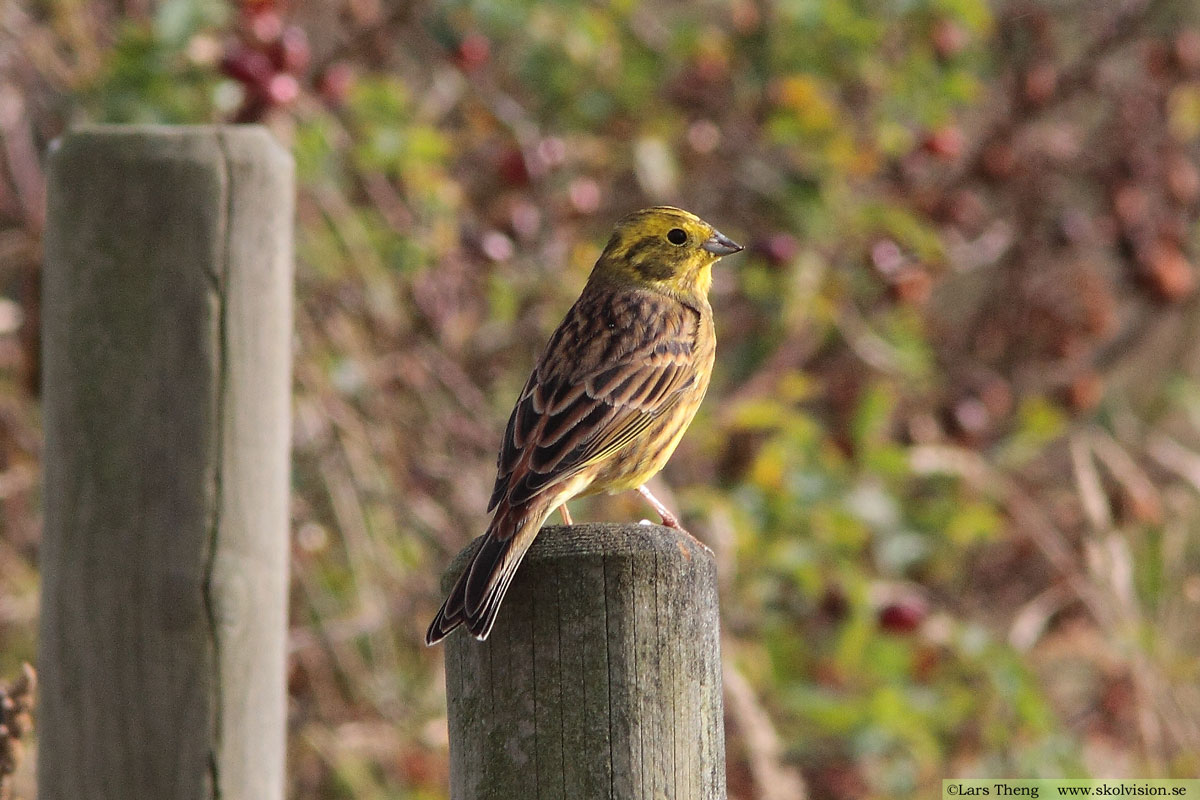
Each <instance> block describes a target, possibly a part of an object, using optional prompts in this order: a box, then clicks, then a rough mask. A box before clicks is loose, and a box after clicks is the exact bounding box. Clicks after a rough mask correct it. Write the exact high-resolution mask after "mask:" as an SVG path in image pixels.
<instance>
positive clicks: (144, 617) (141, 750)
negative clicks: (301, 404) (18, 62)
mask: <svg viewBox="0 0 1200 800" xmlns="http://www.w3.org/2000/svg"><path fill="white" fill-rule="evenodd" d="M49 183H50V186H49V209H48V211H49V215H48V220H49V221H48V231H47V240H46V262H45V273H44V283H43V298H44V300H43V303H44V310H43V363H44V365H45V366H44V387H43V395H44V425H45V434H46V445H45V458H44V464H45V476H44V481H45V483H44V485H45V503H46V518H45V531H44V537H43V545H42V551H41V558H42V579H43V586H42V608H41V632H40V636H41V639H40V653H39V664H38V666H39V669H40V673H41V679H42V681H41V691H40V707H39V713H38V721H39V742H40V743H39V748H38V771H39V778H38V781H39V787H38V789H39V796H40V797H41V798H42V800H77V799H78V798H89V799H93V798H94V799H97V800H129V798H155V800H185V798H186V799H187V800H192V798H200V799H201V800H206V799H207V798H214V797H220V798H223V800H272V799H276V800H277V799H278V798H282V797H283V786H284V780H283V778H284V775H283V764H284V717H285V706H284V702H285V695H284V658H285V636H286V597H287V556H288V518H287V495H288V451H289V437H290V388H291V387H290V382H291V355H290V350H291V329H292V317H291V314H292V299H291V298H292V244H291V242H292V216H293V196H294V179H293V170H292V164H291V158H290V157H289V156H288V155H287V153H286V152H285V151H284V150H283V149H282V148H281V147H280V146H279V145H278V144H276V143H275V142H274V140H272V139H271V137H270V136H269V135H268V134H267V132H266V131H265V130H264V129H261V128H255V127H237V128H232V127H205V128H197V127H187V128H166V127H100V128H91V129H83V130H81V131H78V132H75V133H72V134H70V135H68V136H67V137H65V138H64V139H63V140H62V141H61V142H60V143H58V144H56V146H55V149H54V150H53V151H52V153H51V158H50V174H49Z"/></svg>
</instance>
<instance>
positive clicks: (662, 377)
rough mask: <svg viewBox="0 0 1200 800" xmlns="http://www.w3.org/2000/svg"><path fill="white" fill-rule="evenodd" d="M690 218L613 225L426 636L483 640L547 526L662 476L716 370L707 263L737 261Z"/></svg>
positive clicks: (532, 379) (663, 212)
mask: <svg viewBox="0 0 1200 800" xmlns="http://www.w3.org/2000/svg"><path fill="white" fill-rule="evenodd" d="M741 249H742V248H741V246H740V245H737V244H734V243H733V242H731V241H730V240H729V239H727V238H726V237H724V236H722V235H721V234H720V233H719V232H718V231H716V229H714V228H713V227H712V226H711V225H709V224H708V223H706V222H704V221H703V220H701V219H700V218H698V217H696V216H695V215H693V214H689V213H688V212H686V211H682V210H680V209H677V208H671V207H668V206H658V207H655V208H649V209H645V210H643V211H638V212H636V213H634V214H630V215H629V216H627V217H625V218H624V219H623V220H621V221H620V222H619V223H618V224H617V226H616V228H615V229H614V231H613V235H612V238H611V239H610V240H609V242H608V245H607V246H606V247H605V249H604V252H603V253H602V254H601V256H600V259H599V260H598V261H597V262H596V266H595V267H594V268H593V270H592V274H591V276H590V277H589V278H588V282H587V285H586V286H585V287H584V290H583V293H582V294H581V295H580V297H579V299H578V300H577V301H576V302H575V305H574V306H572V307H571V310H570V311H568V312H567V316H566V318H565V319H564V320H563V322H562V323H561V324H560V325H559V327H558V329H557V330H556V331H555V332H554V334H553V335H552V336H551V337H550V341H549V343H548V344H547V345H546V349H545V351H544V352H543V354H542V356H541V358H540V359H539V360H538V363H537V366H536V367H535V368H534V370H533V374H532V375H530V376H529V381H528V382H527V383H526V384H525V389H524V390H523V391H522V392H521V396H520V398H519V399H518V400H517V404H516V407H515V408H514V409H513V412H512V416H511V417H510V418H509V421H508V428H507V430H506V431H505V434H504V443H503V445H502V447H501V450H500V457H499V460H498V464H497V475H496V485H495V488H494V490H493V492H492V498H491V502H490V503H489V505H488V510H489V511H491V512H493V515H492V521H491V524H490V525H489V526H488V529H487V533H486V534H485V537H484V541H483V544H482V546H481V547H480V548H479V550H478V551H477V552H476V554H475V556H474V558H473V560H472V562H471V563H470V565H468V567H467V569H466V570H465V571H464V572H463V574H462V575H461V576H460V577H459V578H458V580H457V582H456V583H455V584H454V587H453V588H452V589H451V591H450V594H449V596H448V597H447V598H446V602H445V603H444V604H443V605H442V609H441V610H440V611H439V612H438V614H437V616H436V617H435V618H434V620H433V623H432V624H431V625H430V626H429V632H428V633H427V634H426V642H427V643H428V644H434V643H436V642H438V641H439V640H441V639H442V638H443V637H445V636H446V635H447V634H448V633H449V632H450V631H452V630H453V629H454V628H456V627H457V626H458V625H463V624H465V625H466V626H467V629H468V630H469V631H470V632H471V633H472V634H474V635H475V636H476V637H477V638H479V639H485V638H487V635H488V633H489V632H490V631H491V628H492V625H493V624H494V623H495V620H496V613H497V611H498V610H499V607H500V603H501V601H502V600H503V599H504V594H505V592H506V591H507V590H508V586H509V583H510V582H511V581H512V578H513V575H514V574H515V573H516V570H517V567H518V566H519V564H520V562H521V558H522V557H523V556H524V555H525V552H526V551H527V550H528V549H529V546H530V544H532V543H533V540H534V538H535V537H536V536H537V533H538V531H539V530H540V529H541V526H542V523H544V522H545V520H546V518H547V517H548V516H549V515H550V514H551V513H552V512H553V511H554V509H555V508H557V507H559V506H562V505H563V504H565V503H566V502H567V501H568V500H570V499H571V498H572V497H579V496H583V495H589V494H596V493H599V492H609V493H614V492H619V491H623V490H627V489H638V490H639V491H641V492H642V493H643V495H644V496H646V497H647V499H648V500H649V501H650V502H651V503H652V504H654V506H655V508H656V509H657V510H658V511H659V512H660V514H661V515H662V516H663V521H664V523H665V524H669V525H674V526H675V527H678V522H677V521H676V520H675V518H674V516H673V515H671V514H670V512H669V511H667V510H666V509H665V508H664V507H662V505H661V504H660V503H658V501H657V500H656V499H654V497H653V496H652V495H650V494H649V492H648V491H646V490H645V489H644V488H643V487H644V484H645V482H646V481H647V480H649V479H650V477H651V476H653V475H654V474H655V473H657V472H658V471H659V470H660V469H662V467H663V465H664V464H666V462H667V459H669V458H670V457H671V453H672V452H674V450H675V446H676V445H677V444H678V443H679V440H680V438H681V437H682V436H683V432H684V431H685V430H686V429H687V426H688V424H689V423H691V421H692V417H693V416H694V415H695V413H696V409H697V408H698V407H699V405H700V401H701V400H702V399H703V397H704V392H705V390H706V389H707V388H708V379H709V375H710V374H711V371H712V364H713V356H714V353H715V348H716V336H715V332H714V329H713V318H712V308H711V307H710V306H709V303H708V289H709V286H710V285H711V282H712V274H711V269H712V265H713V263H714V262H715V261H716V260H717V259H718V258H720V257H721V256H723V255H728V254H730V253H735V252H737V251H738V250H741Z"/></svg>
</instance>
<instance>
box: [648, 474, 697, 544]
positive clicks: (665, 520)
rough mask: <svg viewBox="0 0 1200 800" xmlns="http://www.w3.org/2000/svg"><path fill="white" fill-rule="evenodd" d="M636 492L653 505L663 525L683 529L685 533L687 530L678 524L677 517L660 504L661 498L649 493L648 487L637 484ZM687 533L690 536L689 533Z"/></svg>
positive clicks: (678, 529)
mask: <svg viewBox="0 0 1200 800" xmlns="http://www.w3.org/2000/svg"><path fill="white" fill-rule="evenodd" d="M637 493H638V494H640V495H641V496H642V497H644V498H646V502H647V503H649V504H650V505H651V506H653V507H654V510H655V511H657V512H658V515H659V516H660V517H662V524H663V525H666V526H667V527H668V528H674V529H675V530H677V531H683V532H684V533H687V531H684V530H683V526H682V525H680V524H679V517H677V516H675V515H674V514H672V513H671V511H670V509H668V508H667V507H666V506H664V505H663V504H662V501H661V500H659V499H658V498H657V497H655V496H654V495H652V494H651V493H650V490H649V489H647V488H646V487H645V486H644V485H643V486H639V487H638V488H637ZM688 535H689V536H690V535H691V534H688Z"/></svg>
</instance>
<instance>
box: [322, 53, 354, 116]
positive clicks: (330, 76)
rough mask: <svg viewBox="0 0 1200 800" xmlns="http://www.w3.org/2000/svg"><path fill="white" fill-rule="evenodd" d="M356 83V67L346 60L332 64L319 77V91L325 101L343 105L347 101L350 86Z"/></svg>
mask: <svg viewBox="0 0 1200 800" xmlns="http://www.w3.org/2000/svg"><path fill="white" fill-rule="evenodd" d="M353 85H354V68H353V67H351V66H350V65H349V64H347V63H346V62H345V61H338V62H336V63H334V64H330V65H329V67H328V68H327V69H326V70H325V71H324V72H323V73H322V74H321V77H320V78H318V79H317V91H318V92H320V93H321V97H323V98H324V99H325V102H327V103H330V104H331V105H341V104H342V103H344V102H346V96H347V95H348V94H349V93H350V87H351V86H353Z"/></svg>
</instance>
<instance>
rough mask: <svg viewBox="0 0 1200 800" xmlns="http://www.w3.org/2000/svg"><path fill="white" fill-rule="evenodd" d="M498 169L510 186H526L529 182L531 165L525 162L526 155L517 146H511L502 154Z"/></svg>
mask: <svg viewBox="0 0 1200 800" xmlns="http://www.w3.org/2000/svg"><path fill="white" fill-rule="evenodd" d="M496 171H497V172H499V173H500V177H502V178H503V179H504V182H505V183H507V184H509V185H510V186H525V185H527V184H528V183H529V167H528V166H526V164H525V155H524V154H523V153H522V152H521V151H520V150H519V149H518V148H516V147H510V148H508V149H507V150H505V151H504V153H503V154H501V156H500V162H499V163H498V164H497V165H496Z"/></svg>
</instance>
